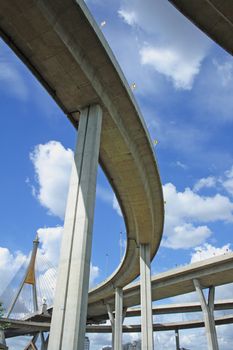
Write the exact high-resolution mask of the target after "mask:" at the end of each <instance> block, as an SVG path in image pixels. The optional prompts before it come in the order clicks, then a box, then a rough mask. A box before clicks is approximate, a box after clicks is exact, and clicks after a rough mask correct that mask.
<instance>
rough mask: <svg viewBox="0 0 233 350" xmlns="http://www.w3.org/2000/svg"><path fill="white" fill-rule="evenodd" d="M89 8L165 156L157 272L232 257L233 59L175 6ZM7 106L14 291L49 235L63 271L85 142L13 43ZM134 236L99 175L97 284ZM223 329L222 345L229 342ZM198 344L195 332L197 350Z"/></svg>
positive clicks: (0, 78) (2, 81)
mask: <svg viewBox="0 0 233 350" xmlns="http://www.w3.org/2000/svg"><path fill="white" fill-rule="evenodd" d="M87 5H88V7H89V9H90V11H91V13H92V14H93V16H94V17H95V19H96V21H97V23H98V24H99V25H100V27H101V29H102V31H103V34H104V36H105V37H106V39H107V41H108V43H109V45H110V47H111V48H112V50H113V52H114V54H115V56H116V58H117V60H118V61H119V64H120V66H121V68H122V70H123V72H124V74H125V76H126V78H127V80H128V83H129V84H130V85H131V84H133V83H135V84H136V88H135V89H134V90H133V92H134V94H135V97H136V100H137V103H138V104H139V106H140V109H141V111H142V114H143V116H144V118H145V120H146V124H147V126H148V129H149V132H150V135H151V138H152V140H158V144H157V145H156V146H155V151H156V157H157V161H158V166H159V170H160V175H161V180H162V184H163V189H164V197H165V201H166V204H165V212H166V220H165V229H164V236H163V241H162V245H161V247H160V249H159V252H158V254H157V256H156V258H155V259H154V261H153V263H152V271H153V273H157V272H161V271H165V270H168V269H170V268H172V267H175V266H176V265H181V264H187V263H190V262H193V261H198V260H200V259H203V258H208V257H210V256H213V255H214V254H221V253H224V252H226V251H227V250H231V248H232V221H233V199H232V196H233V156H232V154H233V153H232V130H233V114H232V107H233V99H232V93H233V84H232V82H233V61H232V57H231V56H230V55H228V54H227V53H226V52H225V51H224V50H223V49H222V48H220V47H219V46H217V45H216V44H215V43H214V42H212V41H211V40H210V39H209V38H207V37H206V36H205V35H204V34H203V33H201V32H200V31H199V30H198V29H197V28H195V27H194V26H193V25H192V24H191V23H189V22H188V21H187V20H186V19H185V18H184V17H183V16H182V15H181V14H179V13H178V12H177V11H176V10H175V9H174V8H173V7H172V5H170V4H169V3H168V2H164V1H162V0H156V1H152V0H148V1H146V2H142V1H140V0H134V1H133V0H128V1H123V0H114V1H111V4H110V3H109V1H107V0H88V1H87ZM103 21H105V22H106V23H105V24H104V25H102V26H101V22H103ZM0 102H1V114H2V118H1V128H0V133H1V137H0V149H1V164H2V166H1V181H0V193H1V201H0V205H1V210H0V213H1V214H0V218H1V226H2V227H1V231H2V234H1V236H0V276H1V281H2V284H1V289H4V286H5V285H6V284H7V282H8V281H9V280H10V278H11V277H12V276H13V275H14V273H15V272H16V271H17V269H18V268H19V266H20V265H21V264H22V263H23V262H24V261H25V260H26V256H27V254H28V252H29V251H30V249H31V243H32V240H33V238H34V236H35V233H36V231H38V230H39V233H40V236H41V241H42V247H41V254H42V255H44V256H46V258H47V259H48V260H51V261H52V262H53V264H54V265H57V261H58V250H59V248H58V246H59V240H60V237H61V234H62V226H63V217H64V210H65V198H66V193H67V188H68V180H69V172H70V164H71V162H70V160H71V157H72V150H74V147H75V143H76V133H75V130H74V129H73V127H72V125H71V124H70V123H69V121H68V120H67V119H66V117H65V116H64V115H63V113H62V112H61V111H60V110H59V108H58V107H57V106H56V104H55V103H54V102H53V100H52V99H51V98H50V96H49V95H48V94H47V92H45V91H44V89H43V88H42V87H41V86H40V84H39V83H38V82H37V81H36V80H35V78H34V77H33V76H32V74H31V73H30V72H29V71H28V70H27V68H26V67H24V65H23V64H22V63H21V62H20V61H19V59H18V58H17V57H16V56H15V55H14V54H13V53H12V52H11V50H10V49H9V48H8V47H7V46H6V45H5V44H4V43H3V42H2V41H0ZM48 228H49V229H48ZM120 232H122V240H121V241H122V242H121V243H122V244H120ZM124 238H125V227H124V222H123V218H122V216H121V215H120V213H119V208H118V206H117V203H116V200H115V198H114V194H113V193H112V191H111V188H110V186H109V185H108V182H107V180H106V178H105V176H104V174H103V173H102V171H101V169H99V172H98V186H97V200H96V211H95V223H94V236H93V253H92V270H91V276H92V278H91V282H90V283H91V285H94V284H96V283H98V282H100V281H102V280H103V279H104V278H105V277H106V276H107V275H108V274H110V273H111V272H112V271H113V270H114V269H115V268H116V267H117V265H118V264H119V262H120V258H121V255H122V249H123V248H124ZM120 245H122V246H123V248H121V247H120ZM229 288H231V287H226V288H225V289H222V290H221V293H222V294H221V296H224V295H230V292H229V290H230V291H232V289H229ZM224 293H225V294H224ZM191 299H192V297H191ZM219 329H220V328H219ZM224 329H225V328H221V332H222V334H223V336H222V339H224V334H225V333H224V332H229V328H226V331H224ZM219 332H220V331H219ZM167 334H168V333H166V335H162V334H161V335H158V336H157V340H158V339H159V338H158V337H159V336H160V338H161V339H160V340H158V341H160V342H161V348H163V349H165V343H166V342H167V341H168V339H171V343H170V344H173V343H172V342H173V341H174V340H173V336H170V335H167ZM193 334H194V335H195V332H189V333H187V335H186V333H185V334H184V336H183V341H184V343H185V342H186V343H185V344H186V346H188V345H190V343H189V342H190V339H192V336H193ZM169 336H170V338H169ZM202 338H203V342H205V338H204V336H203V337H202ZM227 339H228V338H227ZM105 343H107V340H104V338H103V337H95V339H94V338H93V349H94V350H95V349H99V348H100V346H101V345H104V344H105ZM203 344H204V343H203ZM183 346H185V345H183ZM169 349H170V348H169ZM221 349H223V350H227V349H230V341H222V343H221Z"/></svg>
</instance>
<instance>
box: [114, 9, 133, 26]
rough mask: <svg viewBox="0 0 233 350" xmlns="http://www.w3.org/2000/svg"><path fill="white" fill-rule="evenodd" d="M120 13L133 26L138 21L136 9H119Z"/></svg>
mask: <svg viewBox="0 0 233 350" xmlns="http://www.w3.org/2000/svg"><path fill="white" fill-rule="evenodd" d="M118 14H119V15H120V17H121V18H123V20H124V21H125V22H126V23H127V24H129V25H131V26H132V25H134V24H136V23H137V14H136V13H135V12H134V11H125V10H123V9H122V10H119V11H118Z"/></svg>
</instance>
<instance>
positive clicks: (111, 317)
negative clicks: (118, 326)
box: [106, 304, 115, 349]
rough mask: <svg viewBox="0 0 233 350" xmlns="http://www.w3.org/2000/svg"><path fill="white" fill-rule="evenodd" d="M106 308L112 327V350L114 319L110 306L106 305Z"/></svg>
mask: <svg viewBox="0 0 233 350" xmlns="http://www.w3.org/2000/svg"><path fill="white" fill-rule="evenodd" d="M106 306H107V311H108V317H109V320H110V323H111V327H112V349H114V333H115V318H114V315H113V312H112V308H111V306H110V305H109V304H106Z"/></svg>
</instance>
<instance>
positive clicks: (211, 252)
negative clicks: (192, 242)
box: [190, 243, 231, 263]
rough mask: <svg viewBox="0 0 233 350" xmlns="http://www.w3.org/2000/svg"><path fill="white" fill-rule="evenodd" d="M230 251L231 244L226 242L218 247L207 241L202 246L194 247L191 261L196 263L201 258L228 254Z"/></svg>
mask: <svg viewBox="0 0 233 350" xmlns="http://www.w3.org/2000/svg"><path fill="white" fill-rule="evenodd" d="M228 252H231V249H230V244H225V245H224V246H222V247H220V248H218V247H214V246H213V245H211V244H209V243H205V244H204V245H202V246H199V247H195V248H194V253H192V255H191V261H190V263H195V262H198V261H201V260H205V259H209V258H213V257H214V256H217V255H223V254H227V253H228Z"/></svg>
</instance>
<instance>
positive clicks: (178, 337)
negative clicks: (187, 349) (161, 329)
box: [175, 329, 180, 350]
mask: <svg viewBox="0 0 233 350" xmlns="http://www.w3.org/2000/svg"><path fill="white" fill-rule="evenodd" d="M175 338H176V350H180V336H179V329H175Z"/></svg>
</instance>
